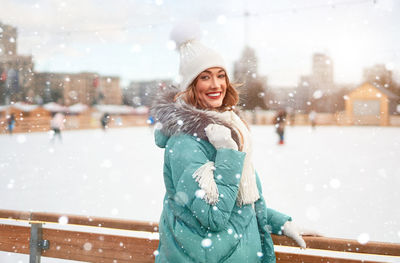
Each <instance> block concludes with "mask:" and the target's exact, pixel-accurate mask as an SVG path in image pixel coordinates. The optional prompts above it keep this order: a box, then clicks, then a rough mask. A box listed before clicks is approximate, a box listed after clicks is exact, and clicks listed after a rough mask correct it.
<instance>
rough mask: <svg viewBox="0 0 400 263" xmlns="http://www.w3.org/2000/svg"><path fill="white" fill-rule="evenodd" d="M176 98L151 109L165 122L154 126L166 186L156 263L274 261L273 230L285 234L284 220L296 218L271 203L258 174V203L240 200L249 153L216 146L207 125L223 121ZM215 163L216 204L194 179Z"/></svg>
mask: <svg viewBox="0 0 400 263" xmlns="http://www.w3.org/2000/svg"><path fill="white" fill-rule="evenodd" d="M164 96H165V95H164ZM172 97H173V94H172V95H171V94H169V96H165V97H161V100H160V99H159V100H158V103H157V104H156V106H155V107H154V108H153V109H152V114H153V116H154V117H155V119H156V121H158V122H160V123H161V125H162V127H158V128H156V130H155V142H156V145H157V146H159V147H161V148H164V149H165V153H164V168H163V169H164V184H165V188H166V194H165V197H164V204H163V211H162V214H161V218H160V222H159V234H160V243H159V247H158V253H156V254H157V255H156V260H155V261H156V262H159V263H166V262H168V263H179V262H185V263H187V262H199V263H200V262H207V263H213V262H215V263H217V262H218V263H220V262H226V263H228V262H240V263H245V262H275V254H274V248H273V243H272V239H271V236H270V233H274V234H281V229H282V226H283V224H284V223H285V222H286V221H288V220H291V218H290V217H289V216H286V215H284V214H282V213H279V212H277V211H275V210H273V209H269V208H267V207H266V204H265V201H264V198H263V196H262V189H261V183H260V180H259V178H258V175H257V186H258V190H259V194H260V199H259V200H257V201H256V202H255V204H254V206H253V205H251V204H249V205H242V206H239V205H238V204H237V202H236V198H237V194H238V190H239V182H240V178H241V173H242V169H243V161H244V157H245V153H244V152H240V151H235V150H231V149H218V150H217V149H215V148H214V146H213V145H212V144H210V143H209V142H208V140H207V138H206V136H205V134H204V131H203V130H204V127H203V126H204V125H208V124H209V123H218V121H216V120H215V119H213V118H211V117H210V116H208V115H207V112H206V111H201V110H198V109H196V108H194V107H191V106H189V105H187V104H184V103H182V102H178V103H176V102H173V101H172V100H171V98H172ZM208 117H210V118H208ZM177 118H178V121H177V120H176V119H177ZM193 118H194V119H193ZM197 118H200V119H197ZM174 123H176V124H174ZM200 123H201V125H200ZM210 161H212V162H214V167H215V170H214V180H215V183H216V185H217V188H218V194H219V196H218V202H216V203H214V204H210V203H208V202H206V200H205V199H203V195H201V188H200V187H199V184H198V182H196V180H195V179H194V177H193V175H194V174H195V172H196V171H197V170H198V169H199V168H200V167H202V166H203V165H204V164H206V163H207V162H210Z"/></svg>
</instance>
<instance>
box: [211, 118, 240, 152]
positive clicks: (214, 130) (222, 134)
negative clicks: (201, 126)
mask: <svg viewBox="0 0 400 263" xmlns="http://www.w3.org/2000/svg"><path fill="white" fill-rule="evenodd" d="M205 131H206V135H207V137H208V140H209V141H210V143H211V144H212V145H213V146H214V147H215V148H216V149H221V148H227V149H232V150H236V151H237V150H238V146H237V144H236V142H235V141H234V140H233V139H232V136H231V130H230V129H229V128H227V127H225V126H223V125H219V124H209V125H208V126H207V127H206V128H205Z"/></svg>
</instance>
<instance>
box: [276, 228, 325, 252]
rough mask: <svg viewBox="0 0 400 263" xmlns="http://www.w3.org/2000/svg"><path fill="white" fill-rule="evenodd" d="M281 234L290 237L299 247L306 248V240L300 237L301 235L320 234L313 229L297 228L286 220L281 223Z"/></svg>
mask: <svg viewBox="0 0 400 263" xmlns="http://www.w3.org/2000/svg"><path fill="white" fill-rule="evenodd" d="M283 234H284V235H285V236H287V237H290V238H291V239H293V240H294V241H296V243H297V244H298V245H299V246H300V247H301V248H303V249H304V248H306V242H305V241H304V239H303V238H302V237H301V236H302V235H304V236H321V234H319V233H318V232H316V231H313V230H306V229H299V228H298V227H297V226H296V225H295V224H294V223H293V222H291V221H287V222H286V223H285V224H284V225H283Z"/></svg>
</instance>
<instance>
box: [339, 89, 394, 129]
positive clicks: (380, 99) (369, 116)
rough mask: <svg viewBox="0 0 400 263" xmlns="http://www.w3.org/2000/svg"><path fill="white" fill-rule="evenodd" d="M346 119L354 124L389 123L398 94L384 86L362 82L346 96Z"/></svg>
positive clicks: (385, 124) (382, 124)
mask: <svg viewBox="0 0 400 263" xmlns="http://www.w3.org/2000/svg"><path fill="white" fill-rule="evenodd" d="M345 99H346V104H345V108H346V119H347V121H348V124H354V125H380V126H387V125H390V121H389V119H390V114H391V113H393V112H394V111H395V109H396V102H397V100H398V99H399V96H397V95H396V94H394V93H392V92H390V91H389V90H386V89H384V88H380V87H376V86H374V85H372V84H370V83H364V84H362V85H361V86H359V87H358V88H356V89H355V90H353V91H351V92H350V93H349V94H348V95H347V96H346V98H345Z"/></svg>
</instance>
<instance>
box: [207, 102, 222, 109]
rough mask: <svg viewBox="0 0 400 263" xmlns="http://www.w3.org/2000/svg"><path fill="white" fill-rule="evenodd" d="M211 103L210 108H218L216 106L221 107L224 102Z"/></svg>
mask: <svg viewBox="0 0 400 263" xmlns="http://www.w3.org/2000/svg"><path fill="white" fill-rule="evenodd" d="M209 105H210V108H213V109H216V108H219V107H221V106H222V102H220V103H219V102H217V103H216V102H213V103H210V104H209Z"/></svg>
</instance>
